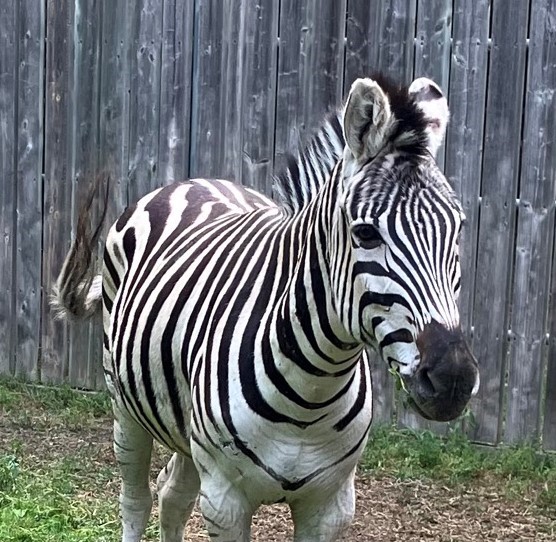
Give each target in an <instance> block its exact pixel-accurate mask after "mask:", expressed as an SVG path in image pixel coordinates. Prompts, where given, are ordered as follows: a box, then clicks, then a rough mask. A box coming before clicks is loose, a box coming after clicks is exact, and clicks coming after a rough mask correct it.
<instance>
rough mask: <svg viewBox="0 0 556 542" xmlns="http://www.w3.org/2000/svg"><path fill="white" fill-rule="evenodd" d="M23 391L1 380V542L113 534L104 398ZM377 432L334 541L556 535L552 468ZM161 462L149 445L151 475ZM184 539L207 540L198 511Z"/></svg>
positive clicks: (152, 530)
mask: <svg viewBox="0 0 556 542" xmlns="http://www.w3.org/2000/svg"><path fill="white" fill-rule="evenodd" d="M30 389H31V391H29V388H26V387H22V386H21V385H17V384H13V383H9V384H5V383H4V384H0V540H2V541H3V542H16V541H17V542H31V541H33V542H43V541H51V540H52V541H54V540H56V542H74V541H75V542H77V540H79V541H93V540H94V541H98V542H103V541H106V542H112V541H117V540H119V522H118V518H117V494H118V487H119V480H118V475H117V471H116V468H115V465H114V458H113V455H112V445H111V420H110V416H109V413H108V412H107V402H106V400H105V398H103V397H100V398H98V397H97V396H81V395H76V394H75V393H74V392H71V391H69V390H63V391H51V390H46V391H43V390H40V389H38V390H37V389H36V388H30ZM76 398H77V399H76ZM385 435H386V433H383V434H382V436H380V435H379V436H378V437H377V439H376V442H377V444H378V447H382V448H383V449H381V450H379V449H375V451H371V452H370V453H369V455H368V457H367V459H366V462H365V464H364V465H363V466H364V467H365V466H366V467H367V468H368V467H369V466H372V467H374V468H373V470H371V471H365V470H363V469H362V470H361V472H360V474H359V476H358V479H357V513H356V517H355V520H354V522H353V525H352V526H351V528H350V529H349V531H348V532H347V533H346V535H345V537H344V539H343V540H346V541H354V542H359V541H375V540H376V541H384V542H388V541H401V540H403V541H404V542H407V541H425V540H426V541H429V540H430V541H446V542H447V541H480V540H489V541H511V540H515V541H528V540H531V541H533V540H534V541H548V540H555V539H556V522H555V520H554V518H555V517H556V498H555V492H554V486H553V485H552V484H553V483H554V482H555V481H556V476H554V468H553V464H552V463H550V462H549V463H547V462H546V461H545V460H542V462H541V463H538V461H537V460H536V459H534V456H533V455H531V454H530V453H529V452H523V451H521V452H519V454H518V455H515V454H514V455H512V456H511V459H510V460H504V462H502V461H498V460H496V462H493V461H492V460H490V459H489V460H488V462H489V463H488V464H489V465H490V467H489V468H486V467H485V464H486V463H482V462H483V459H476V458H475V455H474V454H475V452H469V453H468V455H467V456H464V455H463V454H461V453H459V452H458V453H457V454H455V455H454V454H453V451H450V453H452V454H453V455H451V456H448V455H447V451H446V450H447V448H446V446H445V445H444V444H443V443H442V442H441V441H439V440H438V439H436V438H435V437H432V436H430V435H429V436H427V435H425V436H424V437H422V436H419V437H415V438H416V440H414V442H413V444H411V448H407V447H406V448H404V446H407V439H406V437H403V438H404V439H406V440H400V439H399V438H398V437H397V436H394V437H393V436H392V435H391V434H390V433H388V434H387V436H385ZM411 438H414V437H411ZM457 445H458V446H460V444H459V443H458V444H457ZM463 447H464V448H465V449H467V448H466V445H463ZM384 448H388V450H387V452H386V453H384V452H385V449H384ZM416 450H418V452H417V451H416ZM448 451H449V450H448ZM168 457H169V456H168V454H167V453H166V452H165V451H164V450H162V449H161V448H157V449H156V450H155V457H154V461H153V481H154V480H155V478H156V474H157V472H158V470H159V469H160V468H161V467H162V466H163V464H164V462H165V461H166V460H167V459H168ZM400 457H401V462H400ZM516 457H517V459H516ZM393 458H396V459H395V465H396V467H395V469H393V467H392V465H394V462H393V463H392V464H390V463H389V461H390V459H392V461H394V459H393ZM439 458H442V459H439ZM458 458H459V459H458ZM462 458H463V459H462ZM471 458H474V459H471ZM530 458H533V462H534V465H535V466H533V467H532V466H531V465H532V463H531V462H530ZM477 461H479V462H481V463H480V465H479V464H478V463H477ZM473 462H475V463H473ZM510 462H511V464H509V463H510ZM525 464H527V467H523V465H525ZM494 465H498V467H495V466H494ZM501 465H502V466H501ZM430 467H432V469H431V468H430ZM446 469H452V470H451V471H450V472H451V475H449V476H447V475H446V473H447V472H448V471H447V470H446ZM465 469H467V470H465ZM496 469H498V470H496ZM431 471H433V472H434V471H436V474H437V478H438V479H435V478H434V476H431V475H430V473H431ZM464 472H465V473H466V474H465V476H464V475H462V473H464ZM427 473H428V474H427ZM478 473H479V474H478ZM549 485H550V487H549ZM155 519H156V504H155V508H154V513H153V521H152V522H151V524H150V526H149V529H148V531H147V534H146V538H145V540H148V541H154V540H157V536H158V534H157V528H156V521H155ZM186 540H189V541H191V542H201V541H203V542H208V536H207V534H206V531H205V530H204V529H203V527H202V521H201V519H200V516H199V514H198V512H195V514H194V515H193V517H192V518H191V520H190V522H189V523H188V527H187V535H186ZM253 540H255V541H259V542H262V541H265V542H278V541H280V542H281V541H286V540H292V523H291V520H290V517H289V512H288V510H287V508H286V507H284V506H272V507H265V508H263V509H261V510H260V511H259V513H258V514H257V516H256V518H255V519H254V522H253Z"/></svg>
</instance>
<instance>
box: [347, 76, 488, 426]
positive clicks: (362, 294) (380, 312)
mask: <svg viewBox="0 0 556 542" xmlns="http://www.w3.org/2000/svg"><path fill="white" fill-rule="evenodd" d="M448 115H449V113H448V105H447V102H446V99H445V97H444V96H443V94H442V92H441V90H440V88H439V87H438V86H437V85H436V84H435V83H433V82H432V81H430V80H428V79H418V80H416V81H414V82H413V83H412V84H411V86H410V87H409V88H405V89H400V88H397V87H394V86H393V85H391V84H390V83H388V82H387V81H381V82H380V83H379V82H377V81H375V80H372V79H358V80H357V81H355V83H354V84H353V86H352V88H351V91H350V94H349V97H348V100H347V103H346V106H345V109H344V115H343V130H344V136H345V141H346V147H345V150H344V157H343V169H342V171H341V175H342V194H341V197H340V206H339V210H338V211H337V226H338V232H339V233H338V240H339V241H338V247H339V250H341V251H343V255H344V256H345V258H340V259H343V260H344V261H348V262H349V263H348V264H347V270H348V273H347V275H346V274H345V273H344V276H349V273H351V277H352V280H351V281H350V282H351V285H352V286H351V288H352V291H350V292H349V295H348V294H347V293H346V292H347V291H348V290H349V288H347V289H344V291H343V293H342V295H341V296H340V298H343V299H344V300H345V302H344V307H347V306H348V305H349V309H347V310H348V311H350V314H349V316H348V319H349V322H350V327H351V329H350V331H351V333H352V334H353V336H354V337H356V338H357V339H358V340H359V341H361V342H363V343H365V344H367V345H368V346H371V347H373V348H374V349H375V350H377V351H378V352H379V353H380V355H381V356H382V358H383V359H384V360H385V361H386V362H387V363H388V364H389V365H390V367H391V368H393V369H395V370H396V371H399V374H400V376H401V378H402V379H403V381H404V383H405V387H406V388H407V390H408V392H409V394H410V398H411V399H410V402H411V403H412V404H413V406H414V408H415V409H416V410H417V411H418V412H419V413H420V414H421V415H423V416H424V417H426V418H429V419H435V420H440V421H446V420H450V419H453V418H455V417H456V416H458V415H459V414H460V413H461V412H462V410H463V409H464V408H465V406H466V404H467V402H468V401H469V399H470V397H471V395H472V394H474V393H475V392H476V390H477V389H478V385H479V373H478V368H477V362H476V360H475V359H474V357H473V355H472V354H471V351H470V349H469V347H468V345H467V343H466V340H465V339H464V336H463V334H462V332H461V330H460V326H459V312H458V307H457V298H458V295H459V290H460V264H459V258H458V236H459V233H460V228H461V225H462V221H463V219H464V216H463V212H462V207H461V204H460V202H459V201H458V199H457V197H456V195H455V193H454V192H453V190H452V188H451V187H450V185H449V184H448V182H447V180H446V178H445V177H444V175H443V174H442V172H441V171H440V170H439V168H438V166H437V164H436V161H435V158H434V157H435V155H436V152H437V150H438V148H439V146H440V144H441V142H442V139H443V137H444V133H445V130H446V125H447V121H448ZM337 171H338V173H337V174H340V173H339V171H340V169H339V168H338V170H337ZM342 240H343V242H342ZM337 295H338V294H337Z"/></svg>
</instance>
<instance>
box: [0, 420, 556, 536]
mask: <svg viewBox="0 0 556 542" xmlns="http://www.w3.org/2000/svg"><path fill="white" fill-rule="evenodd" d="M1 418H2V416H0V450H2V449H4V450H8V449H9V447H10V443H13V442H14V441H17V442H19V443H20V445H21V446H22V451H21V452H22V453H25V454H28V455H27V460H28V461H30V462H32V461H34V460H36V461H37V462H42V463H43V464H44V463H45V462H48V461H49V460H50V459H52V458H56V457H60V456H61V455H65V456H68V455H71V454H72V453H78V451H79V452H81V453H83V450H84V449H85V450H86V454H87V457H88V459H89V460H90V461H91V463H90V465H92V468H93V471H94V470H95V469H96V467H98V469H99V472H100V471H101V470H102V469H104V470H105V471H106V468H110V469H114V458H113V455H112V443H111V424H110V420H108V419H99V420H98V421H95V423H93V424H91V423H87V427H86V429H83V430H82V431H81V430H75V429H74V430H67V429H65V428H63V427H45V428H44V429H40V428H39V429H37V427H21V426H18V425H15V424H10V423H2V422H6V420H2V419H1ZM47 425H48V424H47ZM168 457H169V456H168V455H167V454H166V453H164V452H161V450H160V449H156V450H155V456H154V461H153V478H152V479H153V481H154V480H155V479H156V474H157V472H158V470H159V469H160V468H161V466H162V465H163V464H164V462H165V461H166V460H167V459H168ZM114 472H115V470H114ZM497 484H499V482H497V481H496V480H494V479H493V480H488V479H483V480H478V481H474V482H473V483H472V484H468V485H465V486H461V487H445V486H443V485H442V484H439V483H435V482H432V481H416V480H414V481H399V480H396V479H393V478H389V477H374V476H372V475H369V474H361V475H360V476H359V477H358V479H357V486H356V491H357V512H356V516H355V519H354V521H353V524H352V526H351V527H350V528H349V530H348V531H347V533H346V534H345V535H344V537H343V538H342V540H343V541H353V542H362V541H381V542H390V541H404V542H413V541H415V542H417V541H442V542H448V541H483V540H484V541H487V540H488V541H504V542H507V541H549V540H552V541H553V540H556V522H555V521H554V518H550V517H548V512H546V511H543V510H540V509H538V508H536V507H535V505H534V503H533V499H532V498H531V496H529V497H528V496H527V495H520V496H515V497H514V498H509V497H508V496H504V495H503V493H502V492H501V490H500V488H499V487H497ZM118 487H119V481H118V479H117V476H114V478H113V479H112V480H111V481H110V482H108V483H107V484H104V486H103V487H98V486H96V487H94V488H91V489H89V490H85V488H84V492H83V495H84V496H86V493H87V491H90V492H99V493H100V494H101V497H102V498H106V499H113V500H114V502H116V501H117V493H118ZM153 487H154V486H153ZM102 494H105V495H102ZM154 513H155V514H156V505H155V508H154ZM186 533H187V534H186V538H185V539H186V540H188V541H190V542H208V541H209V538H208V535H207V534H206V531H205V530H204V527H203V525H202V519H201V517H200V515H199V512H198V511H197V510H196V511H195V512H194V514H193V515H192V517H191V519H190V521H189V523H188V525H187V529H186ZM292 539H293V525H292V521H291V518H290V514H289V510H288V508H287V507H286V506H284V505H273V506H268V507H262V508H261V509H260V510H259V511H258V513H257V514H256V516H255V517H254V519H253V527H252V540H253V541H257V542H263V541H264V542H283V541H288V540H292Z"/></svg>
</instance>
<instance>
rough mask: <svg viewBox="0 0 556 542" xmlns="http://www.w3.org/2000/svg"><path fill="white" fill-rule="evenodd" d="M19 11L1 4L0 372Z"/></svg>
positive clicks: (9, 268) (12, 198)
mask: <svg viewBox="0 0 556 542" xmlns="http://www.w3.org/2000/svg"><path fill="white" fill-rule="evenodd" d="M17 17H18V10H17V9H16V7H15V6H14V4H13V2H2V3H1V4H0V179H1V182H0V235H1V237H0V277H1V279H0V280H1V285H2V287H1V288H0V374H13V372H14V351H15V340H16V338H15V329H14V327H13V322H14V312H15V307H14V302H15V296H14V289H15V288H16V287H17V285H16V283H15V281H16V277H15V275H14V273H13V271H14V263H15V262H14V250H15V243H16V235H17V232H16V223H15V213H14V211H15V202H16V198H17V191H16V174H15V171H14V156H15V152H16V149H15V137H14V136H15V131H16V122H17V121H16V112H15V104H16V102H17V93H18V89H17V78H16V70H17V63H18V58H17V49H18V40H19V36H18V30H17V26H18V22H17Z"/></svg>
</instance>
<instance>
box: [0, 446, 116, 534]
mask: <svg viewBox="0 0 556 542" xmlns="http://www.w3.org/2000/svg"><path fill="white" fill-rule="evenodd" d="M90 468H91V466H90V465H87V461H86V458H84V457H79V456H76V457H73V458H69V457H62V458H60V459H59V460H55V461H52V462H50V463H49V464H48V465H45V464H41V465H26V464H25V462H24V460H23V458H17V457H15V456H14V455H12V454H6V455H3V456H0V485H1V488H0V540H2V541H3V542H31V541H32V542H43V541H44V542H47V541H54V540H56V541H60V542H76V541H78V540H79V541H83V542H89V541H90V542H93V541H95V542H97V541H105V542H111V541H114V542H115V541H116V540H117V539H118V536H117V535H116V533H118V530H119V529H118V527H119V521H118V510H117V501H116V500H115V499H112V498H110V499H106V498H103V495H102V494H101V493H102V492H99V493H97V494H96V497H94V496H93V493H92V492H90V491H86V486H87V484H84V483H83V482H86V481H87V477H84V476H83V475H82V473H83V471H84V470H88V469H90ZM90 474H91V476H94V477H98V473H95V472H94V471H93V470H91V471H90ZM111 474H112V475H113V476H115V472H113V473H111ZM89 483H90V481H89Z"/></svg>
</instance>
